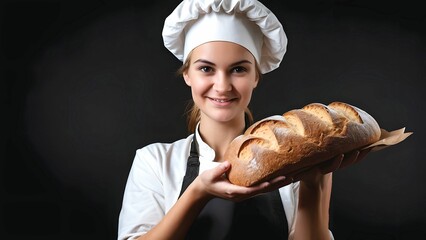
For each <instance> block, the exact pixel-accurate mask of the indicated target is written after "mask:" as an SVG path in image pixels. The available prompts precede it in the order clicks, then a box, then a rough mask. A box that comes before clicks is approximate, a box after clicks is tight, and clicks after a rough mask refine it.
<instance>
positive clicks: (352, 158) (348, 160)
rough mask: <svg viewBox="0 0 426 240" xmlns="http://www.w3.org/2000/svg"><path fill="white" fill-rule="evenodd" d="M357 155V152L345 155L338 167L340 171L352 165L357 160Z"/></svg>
mask: <svg viewBox="0 0 426 240" xmlns="http://www.w3.org/2000/svg"><path fill="white" fill-rule="evenodd" d="M358 155H359V151H358V150H356V151H352V152H350V153H347V154H345V158H344V159H343V162H342V164H341V165H340V169H342V168H345V167H347V166H349V165H352V164H354V163H355V162H356V160H357V158H358Z"/></svg>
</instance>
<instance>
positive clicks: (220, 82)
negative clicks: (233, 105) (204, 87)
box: [213, 73, 232, 92]
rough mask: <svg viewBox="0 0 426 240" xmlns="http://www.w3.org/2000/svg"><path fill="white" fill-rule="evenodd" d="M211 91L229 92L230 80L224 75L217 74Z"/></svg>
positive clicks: (230, 88)
mask: <svg viewBox="0 0 426 240" xmlns="http://www.w3.org/2000/svg"><path fill="white" fill-rule="evenodd" d="M213 89H214V90H215V91H217V92H228V91H231V90H232V84H231V78H230V77H229V76H228V75H227V74H225V73H218V74H217V76H216V78H215V81H214V86H213Z"/></svg>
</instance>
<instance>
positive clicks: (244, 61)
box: [194, 59, 252, 66]
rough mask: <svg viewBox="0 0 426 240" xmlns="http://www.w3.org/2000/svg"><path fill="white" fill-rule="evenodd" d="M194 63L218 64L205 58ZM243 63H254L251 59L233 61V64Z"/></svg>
mask: <svg viewBox="0 0 426 240" xmlns="http://www.w3.org/2000/svg"><path fill="white" fill-rule="evenodd" d="M194 63H205V64H209V65H212V66H216V64H214V63H212V62H210V61H208V60H205V59H198V60H196V61H195V62H194ZM243 63H248V64H252V62H250V61H249V60H241V61H238V62H235V63H232V64H231V66H236V65H240V64H243Z"/></svg>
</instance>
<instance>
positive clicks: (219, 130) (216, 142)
mask: <svg viewBox="0 0 426 240" xmlns="http://www.w3.org/2000/svg"><path fill="white" fill-rule="evenodd" d="M244 128H245V121H244V117H242V118H241V119H238V120H236V121H232V122H226V123H221V122H217V121H212V120H211V119H208V118H204V119H203V118H201V121H200V127H199V132H200V135H201V137H202V138H203V141H204V142H205V143H207V144H208V145H209V146H210V147H211V148H213V150H214V151H215V153H216V157H215V161H222V160H224V155H225V151H226V149H227V147H228V145H229V143H230V142H231V141H232V140H233V139H234V138H236V137H237V136H238V135H240V134H242V133H243V131H244Z"/></svg>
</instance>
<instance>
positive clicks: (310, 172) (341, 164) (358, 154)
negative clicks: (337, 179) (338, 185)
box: [289, 149, 371, 182]
mask: <svg viewBox="0 0 426 240" xmlns="http://www.w3.org/2000/svg"><path fill="white" fill-rule="evenodd" d="M370 150H371V149H363V150H354V151H351V152H348V153H345V154H340V155H338V156H336V157H334V158H332V159H330V160H328V161H325V162H323V163H321V164H319V165H317V166H314V167H312V168H309V169H307V170H306V169H305V170H302V171H300V172H298V173H296V174H294V175H293V176H292V177H289V178H290V179H291V181H292V182H296V181H300V180H308V181H316V180H318V178H319V177H320V176H321V175H325V174H327V173H330V172H334V171H336V170H338V169H342V168H345V167H348V166H350V165H353V164H355V163H358V162H359V161H361V160H362V159H363V158H364V157H365V156H366V155H367V154H368V153H369V152H370Z"/></svg>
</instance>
